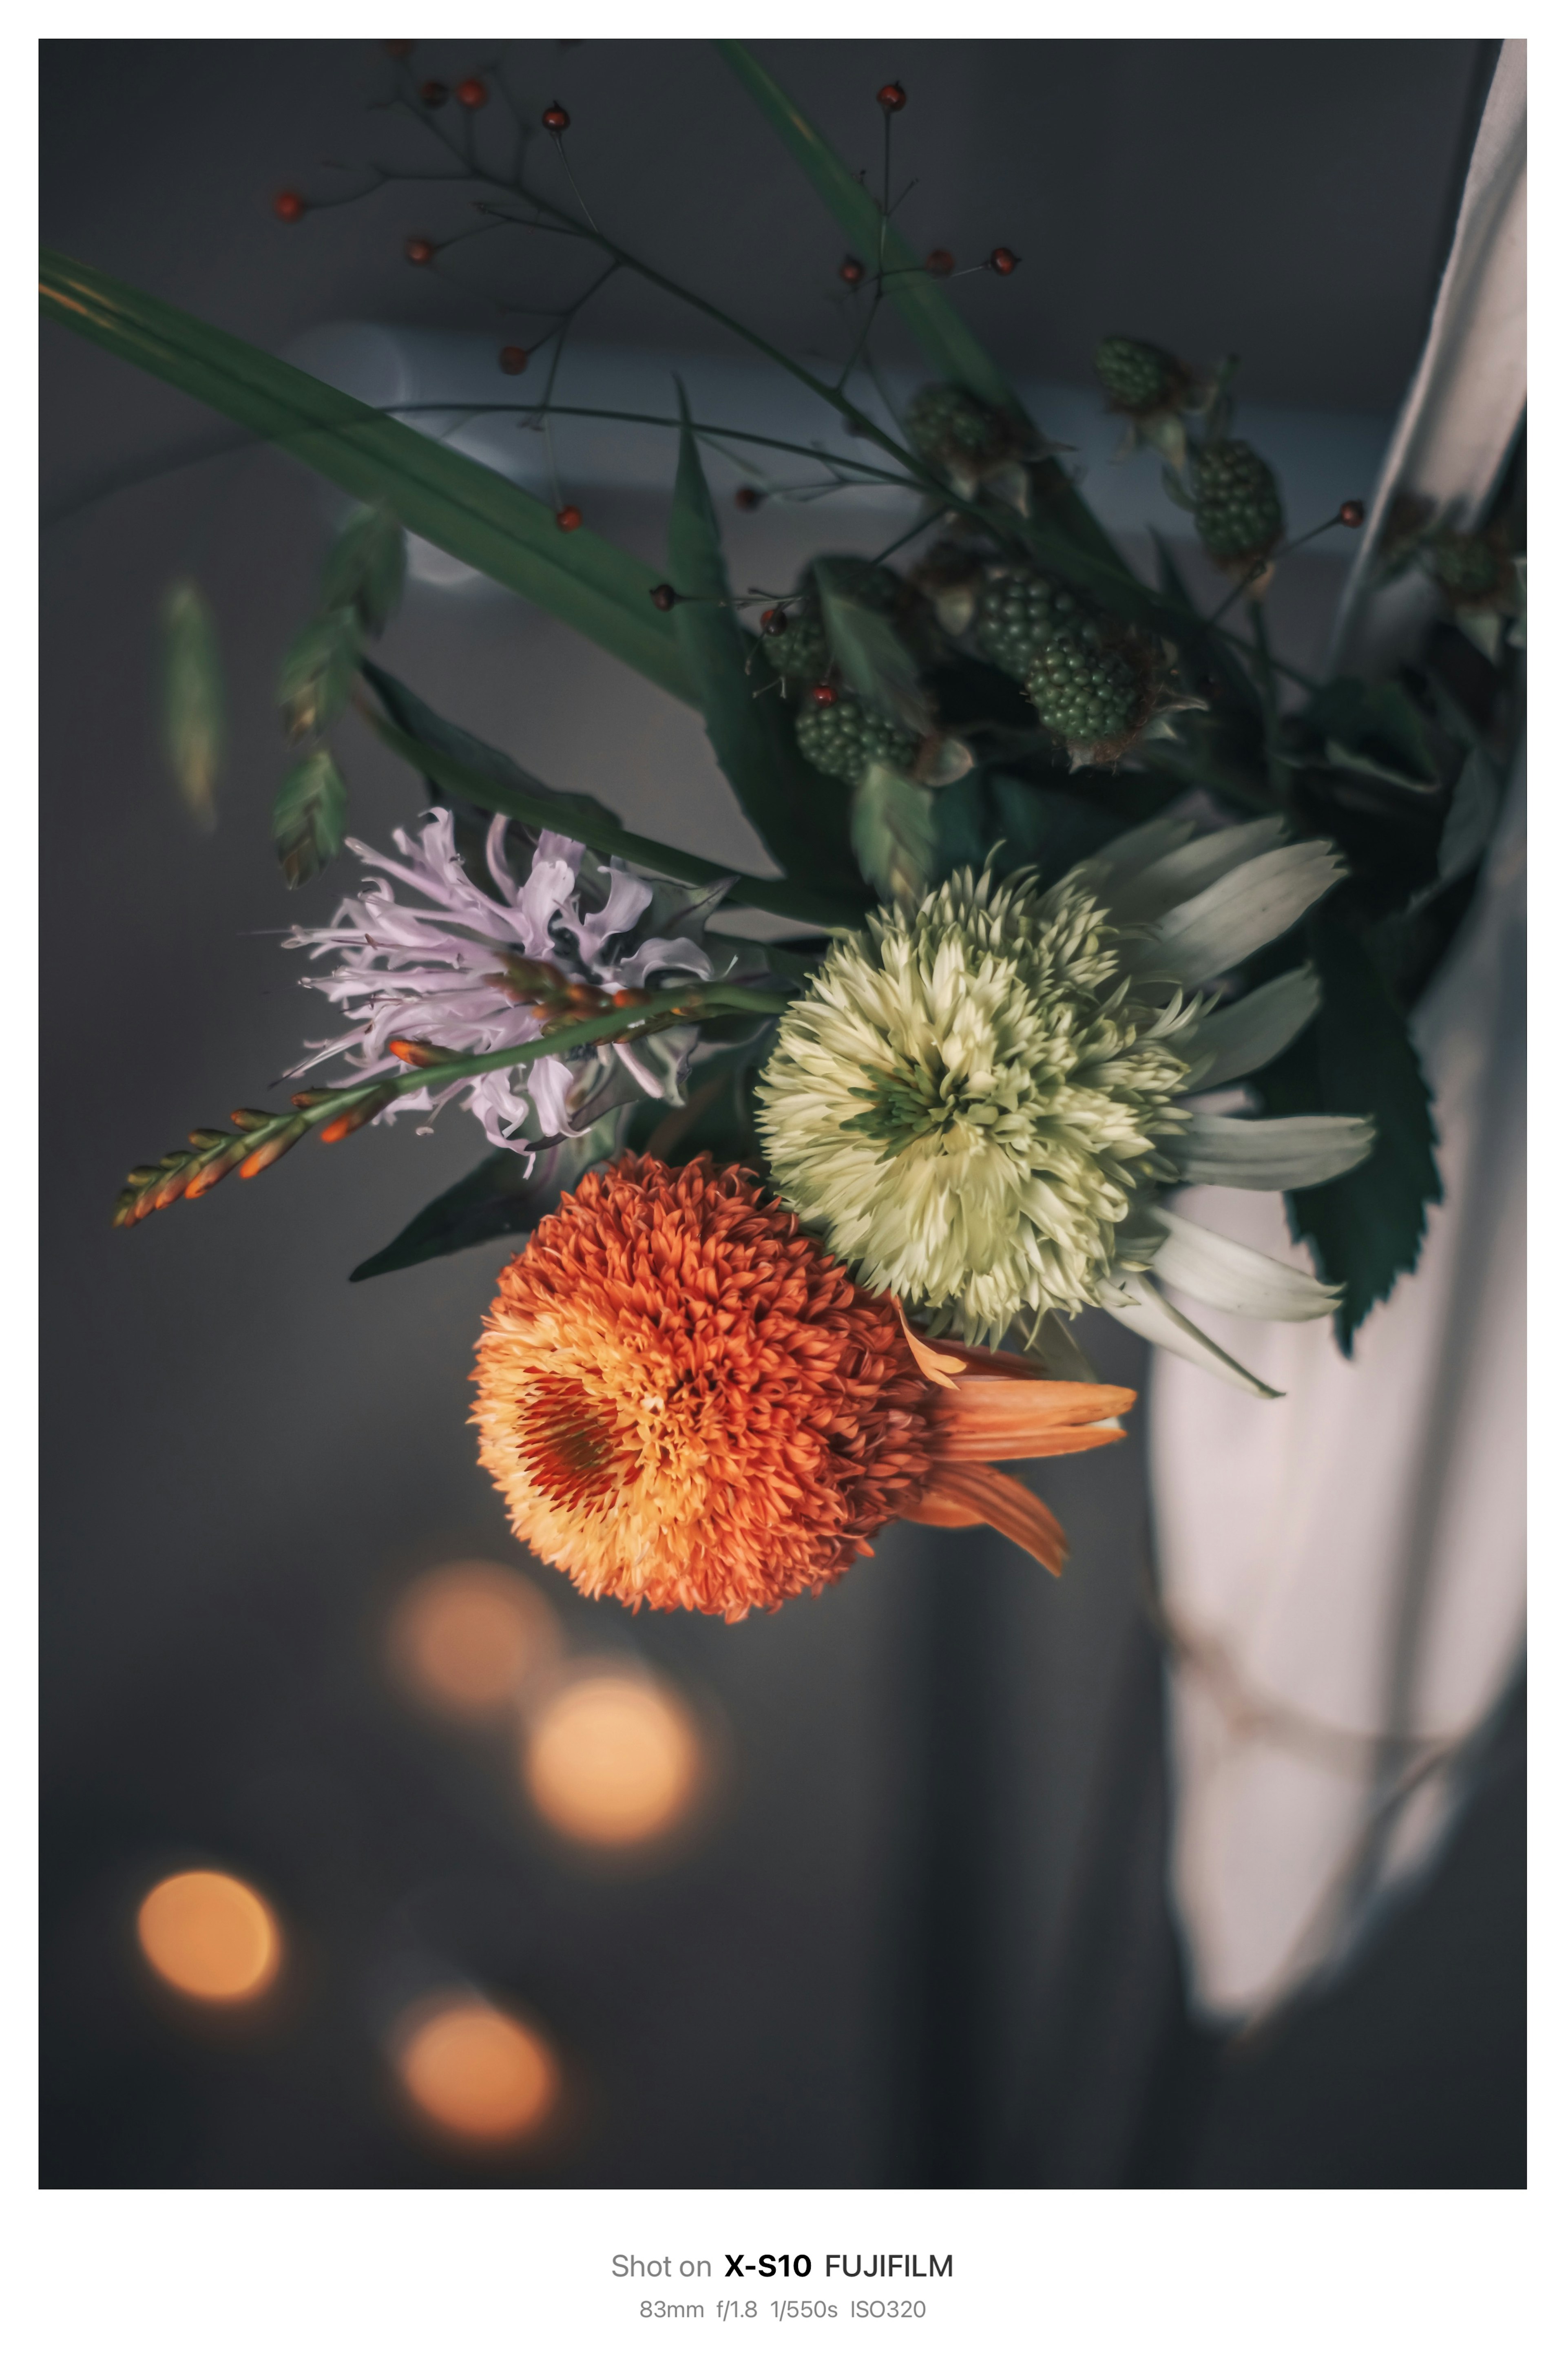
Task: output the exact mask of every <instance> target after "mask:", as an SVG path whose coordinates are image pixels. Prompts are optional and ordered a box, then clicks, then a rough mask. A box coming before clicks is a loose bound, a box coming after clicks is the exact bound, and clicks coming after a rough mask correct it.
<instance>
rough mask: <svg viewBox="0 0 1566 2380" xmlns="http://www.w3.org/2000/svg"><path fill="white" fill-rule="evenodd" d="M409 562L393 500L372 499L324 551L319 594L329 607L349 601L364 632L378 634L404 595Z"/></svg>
mask: <svg viewBox="0 0 1566 2380" xmlns="http://www.w3.org/2000/svg"><path fill="white" fill-rule="evenodd" d="M406 573H407V539H406V538H405V537H404V535H403V525H402V523H401V521H400V520H398V518H397V516H396V515H395V512H393V510H392V508H391V506H390V505H389V504H368V505H366V506H365V508H364V510H363V511H362V512H358V513H356V514H355V515H354V516H353V518H352V520H350V521H349V522H348V524H347V526H346V528H345V529H344V530H343V531H342V534H341V535H340V536H339V537H338V539H337V540H336V543H335V544H334V546H333V548H332V551H331V553H329V554H328V555H327V557H326V566H325V568H324V570H323V571H322V585H321V600H322V603H323V604H324V605H325V607H326V609H327V610H328V611H338V610H341V608H342V607H343V606H344V605H345V604H349V605H351V606H352V608H353V610H354V611H355V612H356V613H358V620H359V625H360V626H361V627H362V628H363V629H364V630H365V632H366V634H367V635H369V636H371V637H378V636H379V635H380V634H381V632H382V629H383V628H384V626H385V625H386V623H387V621H388V620H389V619H390V618H391V616H392V614H393V613H394V612H395V610H396V608H397V605H398V604H399V603H400V602H401V601H402V597H403V580H404V577H405V575H406Z"/></svg>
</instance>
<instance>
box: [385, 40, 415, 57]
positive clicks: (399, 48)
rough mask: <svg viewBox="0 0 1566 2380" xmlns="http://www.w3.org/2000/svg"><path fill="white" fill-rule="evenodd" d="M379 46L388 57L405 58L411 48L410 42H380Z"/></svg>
mask: <svg viewBox="0 0 1566 2380" xmlns="http://www.w3.org/2000/svg"><path fill="white" fill-rule="evenodd" d="M381 47H382V49H383V50H384V51H385V53H386V55H387V56H388V57H389V58H406V57H407V54H408V52H409V51H410V50H411V49H412V47H413V43H412V42H382V44H381Z"/></svg>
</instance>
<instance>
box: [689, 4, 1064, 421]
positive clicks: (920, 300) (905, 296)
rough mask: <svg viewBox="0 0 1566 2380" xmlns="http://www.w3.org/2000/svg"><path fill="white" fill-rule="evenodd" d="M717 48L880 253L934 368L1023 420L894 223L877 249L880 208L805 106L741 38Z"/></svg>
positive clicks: (815, 180)
mask: <svg viewBox="0 0 1566 2380" xmlns="http://www.w3.org/2000/svg"><path fill="white" fill-rule="evenodd" d="M717 47H718V49H719V52H720V53H721V55H722V57H723V58H724V60H725V61H726V62H727V64H728V65H729V66H730V67H732V68H733V70H734V74H735V75H736V76H737V77H738V79H739V80H740V82H741V83H742V84H743V85H744V87H745V89H746V91H747V92H748V93H749V95H750V97H751V98H752V99H753V100H754V101H755V103H756V104H757V106H758V107H759V109H760V111H761V113H762V115H764V116H765V117H766V119H767V122H768V123H769V124H770V125H771V128H772V130H773V131H774V132H775V133H776V134H777V135H778V137H779V139H780V140H782V141H783V145H784V147H785V148H786V149H787V150H788V151H789V152H790V154H791V155H792V156H793V157H794V159H795V163H796V164H799V165H801V166H802V167H803V168H804V171H805V173H806V174H807V176H808V177H809V179H810V181H811V183H812V184H813V185H814V187H815V188H816V190H817V192H818V194H819V197H820V198H822V199H823V200H825V201H826V204H827V205H828V207H830V208H831V210H832V213H833V214H834V215H835V216H836V217H837V220H838V222H839V223H840V224H841V225H843V228H844V231H845V232H846V233H847V235H848V237H849V238H850V239H851V240H852V241H853V243H854V245H855V247H856V249H858V250H859V251H860V253H861V254H862V255H863V256H865V257H867V258H869V257H874V256H876V255H878V254H880V255H882V256H883V257H884V261H885V264H886V268H887V271H888V273H891V274H893V275H895V278H893V279H892V280H889V281H888V284H887V296H888V297H890V299H891V300H892V304H893V305H894V306H895V307H896V309H897V310H898V312H899V313H900V314H901V315H902V317H903V319H904V322H906V323H907V325H908V327H909V329H910V330H911V331H912V332H913V334H914V335H915V337H916V338H917V340H918V343H919V345H920V346H921V347H922V348H923V349H924V352H925V354H926V355H927V356H928V357H929V360H930V362H931V364H932V365H933V366H934V368H935V370H937V371H938V372H940V373H941V375H942V376H943V378H945V379H947V380H951V381H955V382H956V383H957V385H958V386H959V387H960V388H965V389H966V390H967V391H968V392H969V394H970V395H973V396H978V397H982V398H983V399H984V401H985V403H986V404H987V405H998V406H1001V407H1003V408H1004V410H1005V411H1006V412H1008V413H1014V414H1016V415H1017V416H1019V418H1023V419H1026V415H1025V413H1024V407H1023V403H1022V399H1021V398H1020V397H1019V396H1018V395H1017V393H1016V390H1015V389H1014V387H1013V386H1012V383H1011V382H1010V381H1009V380H1008V379H1007V378H1006V375H1005V373H1004V372H1003V371H1002V370H1001V367H1000V365H999V364H998V363H997V362H996V361H995V359H994V358H993V357H992V356H991V355H989V352H988V351H987V349H986V348H985V346H983V344H982V342H981V341H980V340H978V339H977V338H976V337H975V336H974V334H973V333H972V331H970V330H969V328H968V326H967V324H966V323H965V322H964V320H963V318H962V316H961V315H960V314H959V313H958V311H957V310H956V308H955V307H954V306H953V303H952V300H951V299H950V298H949V297H947V295H946V293H945V291H944V290H943V289H942V288H941V284H940V283H939V282H938V281H935V280H933V279H932V278H931V277H930V275H929V273H924V272H921V271H920V269H919V259H918V258H917V256H916V255H915V254H914V251H913V249H911V248H910V247H909V245H908V243H907V241H906V240H905V239H904V237H903V235H902V233H901V232H900V231H898V230H897V228H896V227H895V225H892V224H887V225H886V227H885V246H884V249H883V248H881V246H880V242H881V237H882V233H881V225H882V218H881V211H880V207H879V206H878V205H877V203H876V201H875V200H874V199H873V198H872V197H871V196H870V193H869V191H868V189H867V188H865V185H864V183H863V182H861V181H860V180H859V178H858V176H856V175H855V174H851V173H850V172H849V170H848V168H847V166H846V165H845V164H844V162H843V160H842V158H841V157H840V156H839V155H838V154H837V152H836V151H835V150H834V149H833V148H832V147H831V145H830V144H829V143H828V142H827V141H826V140H823V139H822V138H821V135H820V134H819V132H818V131H817V129H816V128H815V126H814V125H813V124H812V123H811V121H810V119H809V117H808V116H807V115H806V114H805V111H804V110H803V108H801V107H799V106H798V105H797V104H796V103H795V101H793V100H792V99H790V97H789V96H788V93H787V92H786V91H784V90H783V85H782V84H781V83H779V82H778V81H776V80H775V79H774V78H773V77H772V76H771V75H770V74H769V73H768V71H767V69H766V67H764V66H763V65H762V64H761V61H760V59H759V57H757V56H756V55H755V54H754V53H753V52H752V51H751V50H750V49H748V48H747V45H746V44H745V42H719V43H718V44H717Z"/></svg>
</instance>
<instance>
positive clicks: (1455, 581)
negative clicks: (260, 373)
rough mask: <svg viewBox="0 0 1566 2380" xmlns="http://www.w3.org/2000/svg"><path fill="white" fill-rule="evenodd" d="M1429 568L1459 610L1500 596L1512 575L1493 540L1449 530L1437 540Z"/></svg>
mask: <svg viewBox="0 0 1566 2380" xmlns="http://www.w3.org/2000/svg"><path fill="white" fill-rule="evenodd" d="M1430 565H1431V567H1432V569H1433V570H1434V571H1435V574H1436V577H1437V579H1438V580H1439V583H1440V585H1441V587H1442V588H1443V589H1445V591H1446V593H1447V594H1448V595H1450V596H1451V600H1452V601H1453V602H1454V603H1455V604H1457V605H1458V606H1459V607H1460V608H1461V607H1462V606H1463V605H1464V604H1469V605H1473V604H1475V603H1479V602H1482V601H1484V599H1485V598H1486V597H1487V596H1491V597H1494V596H1498V595H1499V594H1500V593H1501V592H1502V591H1503V589H1504V588H1505V585H1506V581H1507V579H1508V577H1510V575H1511V574H1510V571H1509V569H1508V566H1507V563H1506V559H1505V556H1504V555H1503V554H1502V553H1500V552H1499V548H1498V547H1497V546H1496V544H1495V543H1494V541H1493V540H1491V539H1489V538H1487V537H1484V536H1479V535H1475V533H1474V532H1472V531H1469V532H1467V533H1464V532H1463V531H1462V530H1458V529H1449V530H1447V531H1446V532H1444V533H1443V534H1442V535H1441V536H1439V537H1438V538H1437V539H1435V540H1434V541H1433V543H1432V545H1431V548H1430Z"/></svg>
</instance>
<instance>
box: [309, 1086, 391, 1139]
mask: <svg viewBox="0 0 1566 2380" xmlns="http://www.w3.org/2000/svg"><path fill="white" fill-rule="evenodd" d="M394 1098H395V1092H393V1091H369V1092H367V1093H366V1094H365V1097H364V1098H363V1099H360V1101H359V1103H358V1106H357V1107H353V1108H345V1109H344V1111H343V1112H342V1114H341V1115H340V1116H334V1117H333V1119H332V1121H331V1123H328V1124H322V1128H321V1137H322V1140H346V1138H347V1136H348V1135H349V1133H350V1132H357V1131H358V1128H359V1126H360V1124H361V1123H369V1122H370V1118H371V1117H372V1116H378V1115H379V1114H380V1112H381V1111H382V1108H383V1107H389V1106H390V1105H391V1102H392V1100H393V1099H394Z"/></svg>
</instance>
